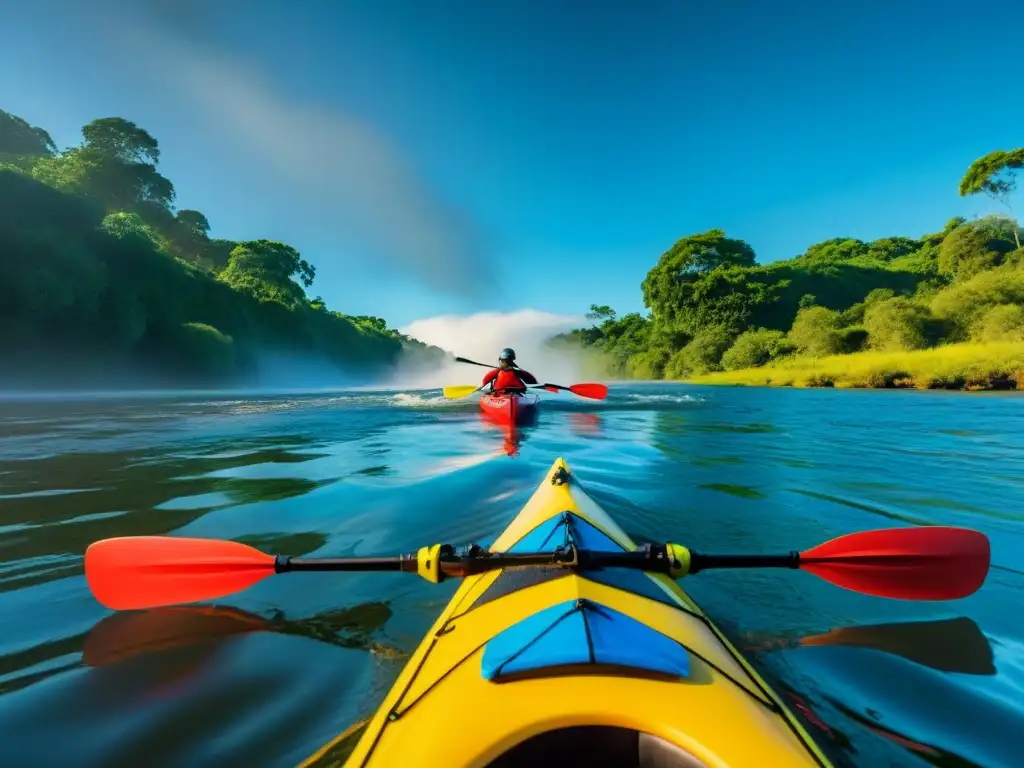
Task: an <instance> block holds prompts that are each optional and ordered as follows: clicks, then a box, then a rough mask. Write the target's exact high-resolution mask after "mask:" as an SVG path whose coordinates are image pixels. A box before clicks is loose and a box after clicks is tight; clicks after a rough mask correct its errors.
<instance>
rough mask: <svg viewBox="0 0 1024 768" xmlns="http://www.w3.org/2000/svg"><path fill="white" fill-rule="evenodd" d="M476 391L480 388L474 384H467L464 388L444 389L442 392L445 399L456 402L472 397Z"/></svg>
mask: <svg viewBox="0 0 1024 768" xmlns="http://www.w3.org/2000/svg"><path fill="white" fill-rule="evenodd" d="M478 389H480V387H478V386H477V385H476V384H467V385H466V386H464V387H445V388H444V390H443V391H444V396H445V397H447V398H449V399H451V400H457V399H459V398H460V397H466V396H468V395H472V394H473V393H474V392H476V391H477V390H478Z"/></svg>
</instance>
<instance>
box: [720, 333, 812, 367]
mask: <svg viewBox="0 0 1024 768" xmlns="http://www.w3.org/2000/svg"><path fill="white" fill-rule="evenodd" d="M793 349H794V347H793V344H792V342H790V341H789V339H787V338H786V334H784V333H783V332H782V331H775V330H769V329H767V328H758V329H757V330H756V331H753V330H752V331H744V332H743V333H741V334H740V335H739V336H737V337H736V341H734V342H733V345H732V346H731V347H729V349H727V350H726V351H725V354H724V355H722V367H723V368H724V369H725V370H727V371H738V370H740V369H742V368H757V367H759V366H762V365H765V364H766V363H769V362H771V361H772V360H777V359H778V358H780V357H783V356H784V355H788V354H790V353H791V352H792V351H793Z"/></svg>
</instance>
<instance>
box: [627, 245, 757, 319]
mask: <svg viewBox="0 0 1024 768" xmlns="http://www.w3.org/2000/svg"><path fill="white" fill-rule="evenodd" d="M753 265H754V249H753V248H751V247H750V246H749V245H747V244H746V243H745V242H743V241H742V240H733V239H731V238H728V237H726V236H725V232H723V231H722V230H720V229H712V230H708V231H707V232H703V233H701V234H698V235H690V236H689V237H684V238H681V239H680V240H677V241H676V242H675V244H673V246H672V247H671V248H669V249H668V250H667V251H666V252H665V253H663V254H662V256H661V258H660V259H659V260H658V263H657V264H656V265H655V267H654V268H653V269H651V271H650V272H648V273H647V277H646V278H645V279H644V281H643V284H642V289H643V295H644V305H645V306H646V307H648V308H649V309H650V310H651V311H652V313H653V314H654V318H655V319H656V320H658V321H665V322H671V321H673V320H674V319H676V318H677V317H678V315H679V314H680V307H681V306H682V305H683V304H684V303H685V301H686V295H687V293H688V292H689V290H688V289H689V287H690V286H691V285H692V284H693V283H694V282H695V281H697V280H698V279H699V278H700V277H702V276H704V275H707V274H708V273H709V272H712V271H713V270H715V269H719V268H722V267H752V266H753Z"/></svg>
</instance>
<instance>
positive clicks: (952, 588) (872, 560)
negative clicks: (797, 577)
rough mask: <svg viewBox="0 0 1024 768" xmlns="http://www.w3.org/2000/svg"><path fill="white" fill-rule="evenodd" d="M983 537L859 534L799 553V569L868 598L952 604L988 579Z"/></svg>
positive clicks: (947, 530) (943, 530)
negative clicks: (941, 601)
mask: <svg viewBox="0 0 1024 768" xmlns="http://www.w3.org/2000/svg"><path fill="white" fill-rule="evenodd" d="M989 560H990V550H989V542H988V538H987V537H986V536H985V534H983V533H979V532H978V531H973V530H970V529H968V528H953V527H946V526H933V527H925V528H890V529H887V530H879V531H862V532H860V533H852V534H850V535H848V536H840V537H839V538H837V539H832V540H831V541H826V542H825V543H824V544H820V545H818V546H817V547H814V548H813V549H810V550H808V551H807V552H802V553H800V567H801V568H802V569H803V570H805V571H810V572H811V573H813V574H814V575H816V576H819V577H820V578H822V579H825V580H826V581H830V582H832V583H833V584H835V585H837V586H840V587H844V588H846V589H850V590H853V591H854V592H862V593H864V594H866V595H876V596H878V597H892V598H899V599H902V600H956V599H959V598H961V597H967V596H968V595H972V594H974V593H975V592H977V591H978V588H979V587H981V585H982V584H983V583H984V581H985V576H986V575H988V567H989Z"/></svg>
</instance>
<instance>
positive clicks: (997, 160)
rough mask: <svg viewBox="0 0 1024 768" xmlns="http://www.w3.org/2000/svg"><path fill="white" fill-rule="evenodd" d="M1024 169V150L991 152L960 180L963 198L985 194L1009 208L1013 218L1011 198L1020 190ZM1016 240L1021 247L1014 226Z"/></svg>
mask: <svg viewBox="0 0 1024 768" xmlns="http://www.w3.org/2000/svg"><path fill="white" fill-rule="evenodd" d="M1022 167H1024V148H1020V149H1013V150H1010V151H1009V152H1004V151H1003V150H1000V149H997V150H996V151H994V152H989V153H988V154H987V155H985V156H984V157H979V158H978V159H977V160H975V161H974V162H973V163H971V165H970V167H969V168H968V169H967V172H966V173H965V174H964V177H963V178H962V179H961V180H960V195H961V197H966V196H968V195H976V194H977V193H978V192H984V193H985V194H986V195H988V196H989V197H991V198H992V199H993V200H997V201H999V202H1000V203H1002V204H1003V205H1004V206H1006V209H1007V210H1008V211H1010V215H1011V216H1012V215H1013V209H1012V208H1011V206H1010V195H1012V194H1013V191H1014V190H1015V189H1016V188H1017V179H1016V175H1015V174H1016V172H1017V171H1019V170H1020V169H1021V168H1022ZM1013 237H1014V241H1015V242H1016V244H1017V247H1018V248H1020V236H1019V234H1018V233H1017V227H1016V226H1014V227H1013Z"/></svg>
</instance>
